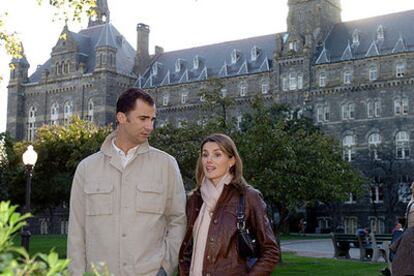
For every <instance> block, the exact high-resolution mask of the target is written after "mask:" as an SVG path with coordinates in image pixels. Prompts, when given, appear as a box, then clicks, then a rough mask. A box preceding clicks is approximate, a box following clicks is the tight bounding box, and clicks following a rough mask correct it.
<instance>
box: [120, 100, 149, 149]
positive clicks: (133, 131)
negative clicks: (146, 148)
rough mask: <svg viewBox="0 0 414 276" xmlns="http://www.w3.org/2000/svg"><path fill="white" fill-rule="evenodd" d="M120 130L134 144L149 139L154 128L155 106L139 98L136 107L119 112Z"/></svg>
mask: <svg viewBox="0 0 414 276" xmlns="http://www.w3.org/2000/svg"><path fill="white" fill-rule="evenodd" d="M117 119H118V122H119V126H118V128H119V132H122V135H124V136H125V138H126V139H127V141H128V142H129V143H131V144H133V145H139V144H142V143H144V142H145V141H147V139H148V137H149V135H150V134H151V132H152V131H153V129H154V121H155V106H152V105H149V104H148V103H146V102H144V101H142V100H140V99H137V100H136V102H135V108H134V109H133V110H131V111H129V112H127V113H126V114H125V113H122V112H118V114H117Z"/></svg>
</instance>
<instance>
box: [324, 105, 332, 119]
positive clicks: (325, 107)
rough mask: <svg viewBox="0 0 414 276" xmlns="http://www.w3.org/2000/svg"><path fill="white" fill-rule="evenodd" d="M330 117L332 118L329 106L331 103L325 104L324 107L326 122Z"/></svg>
mask: <svg viewBox="0 0 414 276" xmlns="http://www.w3.org/2000/svg"><path fill="white" fill-rule="evenodd" d="M329 119H330V108H329V105H325V106H324V107H323V120H324V121H325V122H328V121H329Z"/></svg>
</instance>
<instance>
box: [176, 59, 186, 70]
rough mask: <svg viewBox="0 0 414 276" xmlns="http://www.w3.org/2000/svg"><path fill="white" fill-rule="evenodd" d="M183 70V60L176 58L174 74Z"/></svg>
mask: <svg viewBox="0 0 414 276" xmlns="http://www.w3.org/2000/svg"><path fill="white" fill-rule="evenodd" d="M183 68H184V60H183V59H181V58H178V59H177V60H176V61H175V72H180V71H181V70H182V69H183Z"/></svg>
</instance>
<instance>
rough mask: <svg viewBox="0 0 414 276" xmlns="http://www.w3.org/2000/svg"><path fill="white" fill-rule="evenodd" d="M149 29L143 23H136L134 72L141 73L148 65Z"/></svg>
mask: <svg viewBox="0 0 414 276" xmlns="http://www.w3.org/2000/svg"><path fill="white" fill-rule="evenodd" d="M149 33H150V29H149V26H148V25H145V24H143V23H139V24H137V54H136V57H135V72H136V73H138V74H139V73H143V72H144V71H145V69H146V67H147V66H148V65H149V61H150V57H149V52H148V48H149V47H148V45H149Z"/></svg>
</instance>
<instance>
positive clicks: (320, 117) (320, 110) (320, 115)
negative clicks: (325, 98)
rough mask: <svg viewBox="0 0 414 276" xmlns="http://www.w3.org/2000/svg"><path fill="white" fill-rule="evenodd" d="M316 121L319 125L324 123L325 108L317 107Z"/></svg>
mask: <svg viewBox="0 0 414 276" xmlns="http://www.w3.org/2000/svg"><path fill="white" fill-rule="evenodd" d="M316 121H317V122H318V123H322V122H323V106H320V105H318V106H317V107H316Z"/></svg>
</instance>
